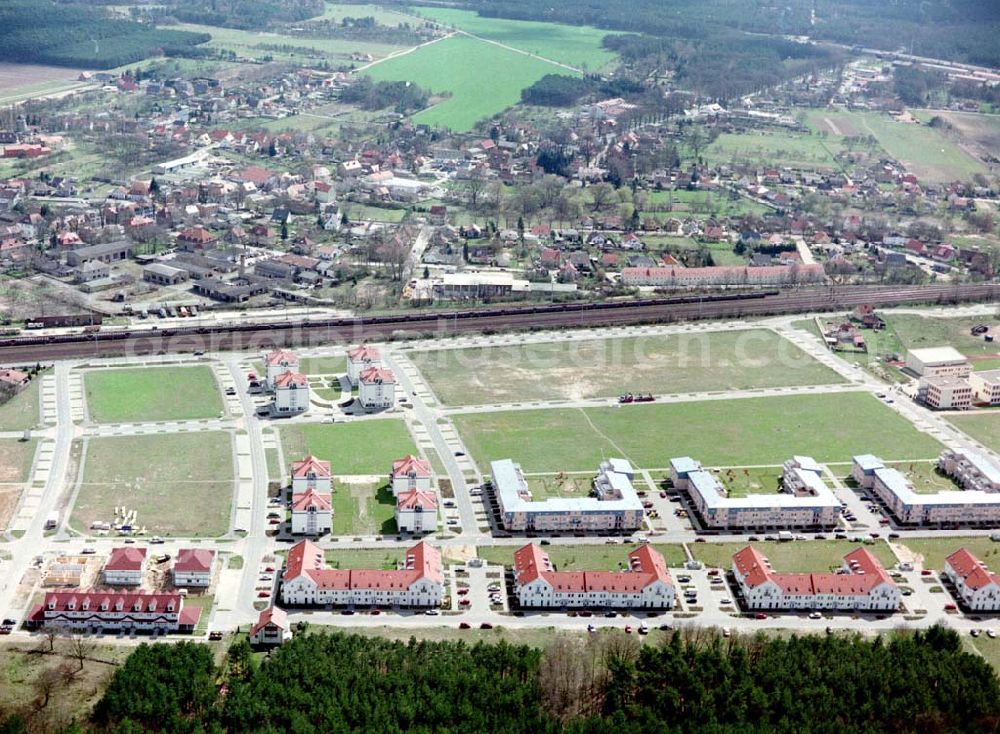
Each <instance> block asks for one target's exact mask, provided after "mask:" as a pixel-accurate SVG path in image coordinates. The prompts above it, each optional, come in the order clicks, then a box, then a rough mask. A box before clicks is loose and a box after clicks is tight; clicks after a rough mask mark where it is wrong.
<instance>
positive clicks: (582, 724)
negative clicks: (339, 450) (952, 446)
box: [0, 627, 1000, 734]
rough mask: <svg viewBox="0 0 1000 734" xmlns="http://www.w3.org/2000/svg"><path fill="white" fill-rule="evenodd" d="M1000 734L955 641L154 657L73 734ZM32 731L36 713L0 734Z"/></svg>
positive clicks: (977, 669) (755, 641)
mask: <svg viewBox="0 0 1000 734" xmlns="http://www.w3.org/2000/svg"><path fill="white" fill-rule="evenodd" d="M998 729H1000V685H998V680H997V677H996V675H995V674H994V672H993V670H992V669H991V668H990V667H989V665H988V664H987V663H986V662H985V661H984V660H983V659H982V658H981V657H978V656H975V655H972V654H969V653H966V652H963V651H962V645H961V640H960V639H959V637H958V635H957V634H956V633H955V632H953V631H950V630H946V629H944V628H941V627H935V628H932V629H930V630H928V631H926V632H914V633H905V632H901V633H897V634H894V635H892V636H891V637H887V638H877V639H875V640H869V639H865V638H862V637H860V636H856V637H843V636H829V637H821V636H806V637H791V638H788V639H776V638H770V637H766V636H764V635H760V636H756V637H752V638H738V637H732V638H723V637H721V636H719V635H717V634H714V633H713V632H711V631H709V630H699V629H696V628H691V629H688V630H685V631H683V632H675V633H673V634H672V636H671V637H669V638H665V639H664V640H663V642H662V643H661V644H659V645H652V644H650V645H642V644H641V643H640V641H639V640H638V639H636V638H634V637H630V636H626V635H622V634H600V635H590V636H587V637H569V636H563V637H556V638H554V639H553V641H552V642H551V643H550V644H549V645H548V646H547V647H546V648H545V650H538V649H534V648H530V647H525V646H515V645H510V644H507V643H503V642H501V643H498V644H486V643H477V644H474V645H468V644H465V643H463V642H418V641H416V640H412V639H411V640H410V642H409V643H403V642H394V641H389V640H383V639H378V638H366V637H360V636H354V635H347V634H342V633H333V634H325V633H320V634H302V635H298V636H297V637H296V638H295V640H293V641H292V642H291V643H289V644H286V645H285V646H284V647H281V648H279V649H277V650H275V651H273V652H272V653H271V654H270V655H269V656H267V657H263V658H261V657H260V656H258V655H255V654H254V653H253V652H252V651H251V650H250V647H249V646H248V645H247V644H246V642H245V641H240V642H238V643H236V644H234V645H233V646H232V647H231V648H230V650H229V652H228V654H227V656H226V658H225V660H224V661H223V663H222V665H221V666H219V667H216V666H215V665H214V664H213V655H212V652H211V650H210V649H209V648H208V647H206V646H203V645H199V644H196V643H190V642H184V643H180V644H174V645H170V644H153V645H142V646H141V647H139V648H138V649H137V650H136V651H135V652H134V653H133V654H132V655H131V656H130V657H129V658H128V660H127V661H126V662H125V664H124V665H122V666H121V667H119V668H118V669H117V671H116V672H115V674H114V676H113V677H112V679H111V681H110V684H109V685H108V688H107V690H106V692H105V694H104V696H103V698H102V699H101V700H100V702H99V703H98V704H97V706H96V708H95V710H94V712H93V715H92V716H91V718H90V720H89V721H82V722H77V723H76V724H74V725H73V727H72V728H71V729H69V730H67V731H72V732H83V731H92V732H119V733H121V734H124V733H125V732H128V733H129V734H138V733H139V732H177V733H182V734H183V733H184V732H192V733H193V732H219V733H220V734H221V733H222V732H240V733H243V732H295V733H296V734H311V733H312V732H316V733H317V734H319V733H320V732H352V731H358V732H380V733H382V732H411V733H415V734H422V733H424V732H455V733H456V734H457V733H458V732H496V733H498V734H506V733H508V732H509V733H511V734H521V733H523V734H647V733H648V732H662V733H664V734H688V733H690V734H696V733H697V734H701V733H704V732H713V733H715V734H726V733H729V732H732V733H734V734H735V733H736V732H778V733H784V732H787V733H788V734H811V733H817V734H827V733H829V734H853V733H854V732H857V733H858V734H861V733H862V732H864V733H866V734H868V733H870V734H875V733H876V732H899V733H900V734H902V733H904V732H921V733H923V732H936V733H942V734H944V733H954V734H976V733H978V732H996V731H998ZM29 731H31V718H30V712H29V713H28V714H25V713H23V712H9V713H8V714H7V717H6V719H4V718H3V714H2V713H0V732H2V733H3V734H21V733H22V732H29Z"/></svg>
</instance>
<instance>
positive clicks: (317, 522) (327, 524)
mask: <svg viewBox="0 0 1000 734" xmlns="http://www.w3.org/2000/svg"><path fill="white" fill-rule="evenodd" d="M332 527H333V473H332V472H331V470H330V462H329V461H321V460H319V459H317V458H316V457H315V456H307V457H306V458H304V459H302V461H295V462H292V534H293V535H321V534H323V533H328V532H330V530H331V528H332Z"/></svg>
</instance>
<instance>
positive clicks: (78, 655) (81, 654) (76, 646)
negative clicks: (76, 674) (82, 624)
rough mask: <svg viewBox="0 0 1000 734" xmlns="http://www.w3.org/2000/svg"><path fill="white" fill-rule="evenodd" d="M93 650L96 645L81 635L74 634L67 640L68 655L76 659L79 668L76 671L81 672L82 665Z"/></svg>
mask: <svg viewBox="0 0 1000 734" xmlns="http://www.w3.org/2000/svg"><path fill="white" fill-rule="evenodd" d="M95 649H96V645H95V644H94V643H93V642H92V641H91V640H89V639H87V638H86V637H84V636H83V635H80V634H75V635H73V636H72V637H70V638H69V654H70V657H73V658H75V659H76V662H77V665H78V666H79V667H78V668H77V670H83V664H84V663H85V662H86V661H87V659H88V658H89V657H90V656H91V655H92V654H93V652H94V650H95Z"/></svg>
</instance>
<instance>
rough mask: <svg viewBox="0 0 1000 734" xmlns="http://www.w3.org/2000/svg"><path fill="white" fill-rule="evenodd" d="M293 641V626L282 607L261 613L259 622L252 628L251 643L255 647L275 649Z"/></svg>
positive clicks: (272, 607)
mask: <svg viewBox="0 0 1000 734" xmlns="http://www.w3.org/2000/svg"><path fill="white" fill-rule="evenodd" d="M290 639H292V625H291V624H290V623H289V622H288V614H287V613H285V610H284V609H282V608H281V607H275V606H270V607H268V608H267V609H264V610H262V611H261V613H260V616H259V617H258V618H257V622H256V623H255V624H254V626H253V627H251V628H250V639H249V642H250V644H251V645H252V646H253V647H273V646H275V645H282V644H284V643H286V642H288V641H289V640H290Z"/></svg>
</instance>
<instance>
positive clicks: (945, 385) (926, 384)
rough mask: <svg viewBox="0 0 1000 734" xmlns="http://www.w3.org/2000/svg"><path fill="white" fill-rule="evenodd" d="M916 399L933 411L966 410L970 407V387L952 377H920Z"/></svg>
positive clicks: (964, 381) (965, 382)
mask: <svg viewBox="0 0 1000 734" xmlns="http://www.w3.org/2000/svg"><path fill="white" fill-rule="evenodd" d="M917 397H918V399H920V400H923V402H924V403H926V404H927V406H928V407H929V408H933V409H934V410H968V409H969V408H971V407H972V385H971V384H970V383H969V382H967V381H966V380H964V379H962V378H961V377H954V376H953V375H931V376H929V377H921V378H920V382H919V383H918V386H917Z"/></svg>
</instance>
